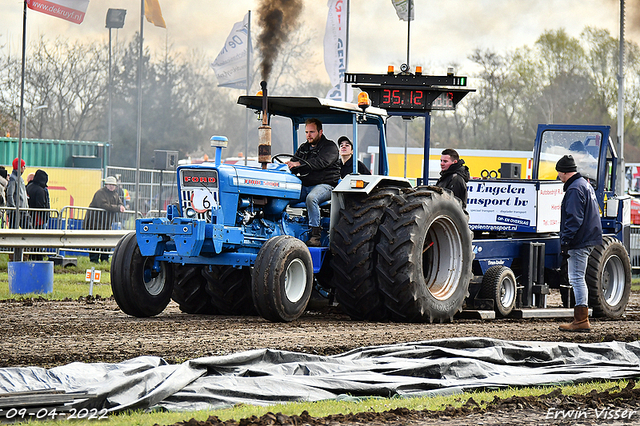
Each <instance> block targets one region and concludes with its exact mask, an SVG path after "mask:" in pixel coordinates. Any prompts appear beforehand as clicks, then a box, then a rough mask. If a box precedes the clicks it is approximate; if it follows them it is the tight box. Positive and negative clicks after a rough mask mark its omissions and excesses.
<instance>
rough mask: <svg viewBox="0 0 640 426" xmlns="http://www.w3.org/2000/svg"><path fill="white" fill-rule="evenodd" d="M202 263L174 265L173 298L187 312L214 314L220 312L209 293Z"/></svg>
mask: <svg viewBox="0 0 640 426" xmlns="http://www.w3.org/2000/svg"><path fill="white" fill-rule="evenodd" d="M202 268H203V267H202V266H200V265H196V266H194V265H179V264H175V265H174V276H175V283H174V286H173V294H172V295H171V298H172V299H173V300H174V302H176V303H177V304H178V305H179V306H180V310H181V311H182V312H185V313H187V314H204V315H213V314H217V313H218V312H217V311H216V309H215V308H214V307H213V305H212V304H211V298H210V297H209V295H208V294H207V280H206V279H205V278H204V277H203V276H202V273H201V272H202Z"/></svg>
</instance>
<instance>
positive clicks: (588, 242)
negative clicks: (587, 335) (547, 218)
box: [556, 155, 602, 332]
mask: <svg viewBox="0 0 640 426" xmlns="http://www.w3.org/2000/svg"><path fill="white" fill-rule="evenodd" d="M556 170H557V171H558V178H559V179H560V180H561V181H562V182H563V183H564V188H563V189H564V197H563V198H562V207H561V218H560V249H561V251H562V254H563V255H568V256H569V259H568V264H569V283H570V284H571V287H573V294H574V296H575V299H576V305H575V307H574V310H573V322H572V323H571V324H562V325H560V330H562V331H585V332H588V331H590V330H591V325H590V324H589V308H588V301H589V292H588V289H587V283H586V281H585V274H586V271H587V261H588V260H589V255H590V254H591V250H593V247H594V246H597V245H600V244H602V223H601V221H600V210H599V208H598V201H597V200H596V194H595V191H594V190H593V187H592V186H591V184H590V183H589V182H588V181H587V180H586V179H583V178H582V176H581V175H580V173H578V168H577V167H576V162H575V161H574V159H573V157H572V156H571V155H565V156H564V157H562V158H561V159H560V160H558V162H557V163H556Z"/></svg>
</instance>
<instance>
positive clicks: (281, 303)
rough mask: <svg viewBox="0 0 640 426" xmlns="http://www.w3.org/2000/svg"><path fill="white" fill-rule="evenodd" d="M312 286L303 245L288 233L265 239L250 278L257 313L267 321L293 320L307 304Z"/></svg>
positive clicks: (310, 269)
mask: <svg viewBox="0 0 640 426" xmlns="http://www.w3.org/2000/svg"><path fill="white" fill-rule="evenodd" d="M312 288H313V263H312V260H311V253H309V249H308V248H307V246H306V245H305V244H304V243H303V242H302V241H300V240H299V239H297V238H294V237H292V236H289V235H280V236H277V237H273V238H270V239H269V240H267V242H266V243H265V244H264V245H263V246H262V248H261V249H260V251H259V252H258V256H257V257H256V261H255V263H254V266H253V275H252V279H251V290H252V291H251V293H252V295H253V304H254V306H255V308H256V310H257V311H258V313H259V314H260V315H261V316H262V317H263V318H264V319H267V320H269V321H274V322H289V321H294V320H296V319H297V318H299V317H300V315H302V313H303V312H304V310H305V308H306V307H307V303H309V298H310V297H311V290H312Z"/></svg>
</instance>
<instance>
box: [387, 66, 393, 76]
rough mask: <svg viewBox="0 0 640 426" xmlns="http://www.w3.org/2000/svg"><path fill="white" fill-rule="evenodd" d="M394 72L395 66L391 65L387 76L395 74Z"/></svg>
mask: <svg viewBox="0 0 640 426" xmlns="http://www.w3.org/2000/svg"><path fill="white" fill-rule="evenodd" d="M393 71H394V69H393V65H389V66H388V67H387V74H393Z"/></svg>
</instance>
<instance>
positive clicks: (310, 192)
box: [298, 183, 333, 227]
mask: <svg viewBox="0 0 640 426" xmlns="http://www.w3.org/2000/svg"><path fill="white" fill-rule="evenodd" d="M332 189H333V186H331V185H328V184H326V183H321V184H320V185H314V186H303V187H302V191H300V199H299V200H298V201H304V202H305V204H306V205H307V214H308V215H309V226H312V227H318V226H320V204H322V203H324V202H325V201H328V200H330V199H331V190H332Z"/></svg>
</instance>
